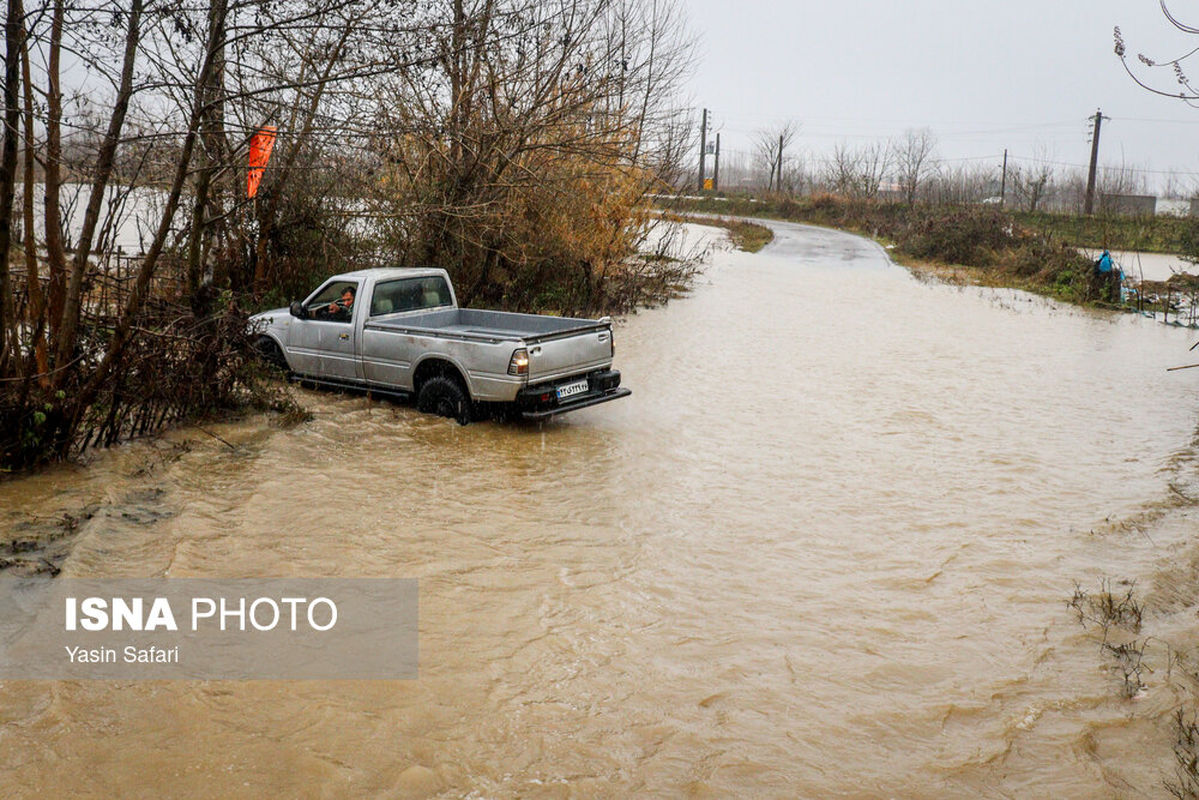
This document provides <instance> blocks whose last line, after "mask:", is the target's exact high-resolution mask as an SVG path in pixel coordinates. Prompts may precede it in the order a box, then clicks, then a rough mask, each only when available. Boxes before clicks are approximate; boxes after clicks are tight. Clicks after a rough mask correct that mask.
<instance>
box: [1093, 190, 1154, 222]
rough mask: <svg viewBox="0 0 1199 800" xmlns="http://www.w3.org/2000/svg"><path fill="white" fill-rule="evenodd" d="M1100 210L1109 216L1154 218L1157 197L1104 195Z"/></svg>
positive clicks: (1100, 197) (1101, 197) (1100, 202)
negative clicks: (1121, 215)
mask: <svg viewBox="0 0 1199 800" xmlns="http://www.w3.org/2000/svg"><path fill="white" fill-rule="evenodd" d="M1099 208H1100V209H1102V210H1103V211H1105V212H1107V213H1109V214H1123V215H1125V216H1129V217H1142V216H1143V217H1152V216H1153V215H1154V212H1155V211H1156V210H1157V197H1155V196H1154V195H1151V194H1103V195H1100V196H1099Z"/></svg>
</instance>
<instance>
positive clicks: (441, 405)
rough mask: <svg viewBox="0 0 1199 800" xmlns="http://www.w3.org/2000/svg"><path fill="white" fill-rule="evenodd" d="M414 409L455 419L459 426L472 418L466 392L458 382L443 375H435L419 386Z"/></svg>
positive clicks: (470, 404)
mask: <svg viewBox="0 0 1199 800" xmlns="http://www.w3.org/2000/svg"><path fill="white" fill-rule="evenodd" d="M416 408H417V410H418V411H422V412H424V413H426V414H437V415H438V416H440V417H449V418H450V419H456V420H458V424H459V425H466V424H468V423H469V422H470V421H471V418H472V417H473V414H472V403H471V401H470V398H469V397H468V396H467V394H466V390H465V389H463V388H462V386H461V385H460V384H459V383H458V381H456V380H454V379H453V378H447V377H445V376H444V375H435V376H434V377H432V378H429V379H428V380H427V381H425V382H424V383H422V384H421V387H420V392H419V393H417V395H416Z"/></svg>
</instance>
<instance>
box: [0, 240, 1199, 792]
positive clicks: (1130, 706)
mask: <svg viewBox="0 0 1199 800" xmlns="http://www.w3.org/2000/svg"><path fill="white" fill-rule="evenodd" d="M694 233H696V232H695V231H693V234H694ZM697 235H698V234H697ZM1188 336H1189V334H1188V333H1187V332H1186V331H1183V330H1179V329H1173V328H1168V327H1165V326H1161V325H1159V324H1155V323H1153V322H1152V321H1150V320H1147V319H1144V318H1141V317H1135V316H1120V315H1111V314H1108V313H1098V312H1090V311H1085V310H1079V309H1075V308H1068V307H1064V306H1060V305H1057V304H1054V303H1052V302H1049V301H1046V300H1042V299H1039V298H1035V297H1032V296H1029V295H1025V294H1021V293H1016V292H1009V291H1000V290H991V289H978V288H955V287H948V286H944V285H940V284H929V283H924V282H921V281H919V280H917V279H915V278H913V277H912V276H910V275H909V274H908V273H907V272H906V271H905V270H903V269H902V268H900V267H897V266H894V265H893V264H891V263H890V262H889V261H888V259H887V258H886V256H885V254H884V253H883V251H882V250H881V249H879V248H878V247H877V246H876V245H874V244H873V243H870V242H868V241H865V240H862V239H858V238H855V237H852V236H848V235H845V234H840V233H834V232H830V231H821V230H816V229H812V228H804V227H800V226H792V225H782V224H779V225H777V227H776V240H775V242H774V243H773V244H771V245H770V246H769V247H767V248H766V249H765V250H763V251H762V252H761V253H758V254H753V255H749V254H744V253H738V252H732V251H729V250H728V249H726V248H717V250H716V251H715V252H714V253H713V254H712V257H711V262H710V264H709V266H708V267H707V268H706V271H705V273H704V275H703V276H702V278H701V279H700V281H699V284H698V285H697V286H696V288H695V290H694V291H693V292H692V293H691V295H690V296H688V297H687V298H685V299H682V300H678V301H674V302H671V303H670V304H669V305H667V306H665V307H662V308H658V309H653V310H648V311H642V312H640V313H638V314H635V315H632V316H630V317H629V318H628V319H627V320H625V321H623V322H622V323H621V324H620V325H619V327H618V332H617V339H616V341H617V366H618V367H619V368H620V369H621V370H622V372H623V374H624V380H625V385H627V386H629V387H631V388H632V389H633V391H634V394H633V396H632V397H631V398H629V399H627V400H622V401H619V402H616V403H611V404H608V405H605V406H600V407H597V408H593V409H588V410H585V411H581V412H578V413H575V414H572V415H567V416H565V417H562V418H559V419H558V420H555V421H553V422H551V423H548V424H544V425H541V426H538V425H512V424H503V425H501V424H493V423H482V424H476V425H471V426H467V427H459V426H457V425H456V424H454V423H452V422H450V421H447V420H443V419H440V418H434V417H429V416H424V415H421V414H419V413H417V412H416V411H415V410H413V409H411V408H409V407H407V406H404V405H396V404H391V403H386V402H379V401H371V400H368V399H367V398H364V397H356V396H346V395H337V394H331V393H321V392H309V391H303V390H297V391H298V394H299V395H300V397H301V400H302V402H303V403H304V404H306V405H307V406H308V407H309V408H310V409H311V410H312V411H313V412H314V414H315V418H314V419H313V420H312V421H311V422H309V423H306V424H303V425H300V426H299V427H295V428H291V429H280V428H277V427H273V426H272V425H271V424H270V423H269V422H268V421H267V420H264V419H257V418H256V419H250V420H247V421H242V422H236V423H229V424H224V425H216V426H212V427H211V428H210V432H211V433H214V434H216V435H218V436H220V437H221V438H222V439H224V440H225V442H227V444H226V443H222V442H221V441H218V440H217V439H215V438H213V437H212V436H209V435H206V434H204V433H203V432H200V431H198V430H196V429H194V428H193V429H186V430H181V431H177V432H174V433H172V434H171V435H169V436H167V437H165V438H163V439H161V440H158V441H155V442H141V443H135V444H132V445H129V446H125V447H122V448H118V449H115V450H112V451H109V452H107V453H104V454H101V455H98V456H95V457H94V458H93V461H92V463H90V464H88V465H86V466H70V467H62V468H57V469H54V470H50V471H48V472H46V473H43V474H39V475H36V476H33V477H30V478H25V479H21V480H16V481H10V482H8V483H4V484H0V526H2V525H9V526H12V525H16V524H17V522H18V521H20V520H27V518H28V516H29V515H30V514H36V515H41V516H42V517H46V518H48V517H53V516H55V515H57V514H61V513H65V512H69V511H70V510H71V509H72V508H79V507H83V506H86V505H89V504H92V505H96V504H98V505H97V506H96V507H97V510H96V511H95V513H94V515H93V516H92V517H91V518H90V519H88V520H86V521H85V522H83V523H81V524H80V526H79V529H78V534H77V536H76V538H75V540H74V544H73V549H72V551H71V554H70V555H69V557H67V559H66V560H65V561H64V562H63V571H64V574H67V575H76V576H162V575H169V576H179V577H182V576H205V577H235V576H236V577H242V576H272V577H274V576H325V577H348V576H365V577H384V576H386V577H414V578H417V579H418V580H419V587H420V677H419V679H417V680H412V681H382V682H365V681H363V682H354V681H335V682H235V681H210V682H183V681H179V682H169V681H164V682H111V681H108V682H105V681H90V682H89V681H81V682H31V681H30V682H7V683H2V684H0V783H2V784H3V787H2V790H0V795H3V796H5V797H30V798H32V797H38V798H48V797H77V798H110V797H118V796H120V797H224V798H238V797H246V798H250V797H314V798H343V797H353V798H359V797H361V798H374V797H425V796H441V797H479V798H491V797H495V798H509V797H641V796H650V797H687V796H697V797H862V798H866V797H905V798H907V797H911V798H920V797H979V796H982V797H1077V798H1091V797H1095V798H1100V797H1143V796H1151V797H1152V796H1167V793H1166V789H1165V787H1164V784H1163V781H1164V780H1166V779H1170V777H1171V776H1172V775H1173V757H1172V754H1171V745H1172V742H1173V732H1172V730H1171V712H1172V711H1173V709H1174V708H1175V707H1176V706H1178V705H1179V704H1182V703H1188V702H1190V698H1191V697H1192V696H1193V695H1192V690H1193V687H1191V686H1190V684H1189V683H1188V680H1190V678H1189V677H1188V674H1187V668H1188V664H1189V663H1190V662H1189V661H1188V660H1187V659H1186V658H1185V657H1184V658H1174V657H1173V656H1172V655H1168V654H1167V652H1166V651H1165V647H1164V644H1162V643H1166V642H1168V643H1169V644H1170V648H1171V650H1170V652H1171V653H1175V652H1179V653H1182V654H1183V655H1184V656H1185V654H1186V652H1188V651H1190V650H1193V649H1194V648H1195V647H1196V646H1199V628H1197V625H1196V614H1195V608H1196V604H1197V603H1199V588H1197V585H1196V567H1195V564H1196V563H1199V547H1197V545H1196V544H1195V543H1193V540H1194V538H1195V537H1194V533H1195V524H1194V517H1193V515H1194V513H1195V512H1194V507H1193V505H1192V503H1191V501H1190V500H1189V499H1188V498H1189V497H1191V496H1194V495H1195V494H1196V493H1197V492H1199V480H1197V479H1196V476H1195V473H1196V464H1195V455H1194V452H1193V450H1192V439H1193V437H1194V436H1195V428H1196V407H1197V405H1199V404H1197V402H1196V399H1197V397H1199V395H1197V391H1196V390H1197V389H1199V383H1197V381H1199V374H1196V373H1194V372H1180V373H1170V374H1167V373H1166V372H1165V367H1166V366H1169V365H1173V364H1178V363H1185V361H1186V358H1187V356H1188V354H1187V347H1188V346H1189V345H1190V344H1191V340H1190V339H1189V338H1188ZM1104 577H1107V578H1111V579H1112V580H1113V581H1119V580H1135V581H1136V592H1137V596H1138V597H1139V598H1140V599H1141V602H1142V603H1143V606H1144V627H1143V629H1142V631H1140V632H1139V634H1138V635H1139V636H1140V638H1142V639H1143V638H1145V637H1146V636H1153V637H1155V638H1154V642H1153V643H1151V644H1150V645H1149V646H1148V647H1147V648H1146V649H1145V651H1144V664H1145V668H1144V669H1143V670H1142V672H1141V674H1140V677H1138V678H1136V679H1135V680H1137V681H1139V685H1134V686H1132V687H1131V690H1129V680H1130V679H1129V678H1126V677H1125V676H1124V673H1123V671H1122V669H1121V667H1120V665H1119V664H1118V663H1117V662H1116V661H1115V660H1114V659H1113V658H1112V657H1111V656H1110V654H1109V653H1107V652H1105V651H1103V650H1102V648H1101V646H1100V642H1101V636H1100V635H1099V634H1098V633H1097V632H1096V630H1095V629H1094V626H1091V627H1084V626H1082V625H1080V624H1079V622H1078V620H1077V618H1076V616H1075V615H1074V612H1073V611H1072V610H1071V609H1070V608H1069V607H1068V605H1067V601H1069V600H1070V598H1071V596H1072V594H1073V593H1074V591H1075V582H1076V581H1077V582H1078V584H1079V585H1080V586H1081V587H1083V588H1084V589H1086V588H1088V587H1089V588H1090V589H1092V590H1098V589H1099V586H1100V585H1099V581H1100V580H1101V579H1102V578H1104ZM1129 695H1132V696H1131V697H1130V696H1129Z"/></svg>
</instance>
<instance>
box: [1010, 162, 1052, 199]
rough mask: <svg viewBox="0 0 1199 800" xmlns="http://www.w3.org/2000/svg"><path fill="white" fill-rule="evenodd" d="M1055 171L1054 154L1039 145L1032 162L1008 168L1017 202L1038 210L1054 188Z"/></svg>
mask: <svg viewBox="0 0 1199 800" xmlns="http://www.w3.org/2000/svg"><path fill="white" fill-rule="evenodd" d="M1055 173H1056V170H1055V168H1054V165H1053V162H1052V154H1051V153H1050V152H1049V151H1048V150H1046V149H1045V148H1042V147H1038V148H1037V150H1036V153H1035V155H1034V158H1033V159H1032V162H1031V163H1030V164H1028V165H1027V166H1021V165H1015V166H1013V167H1012V168H1011V169H1009V170H1008V183H1009V184H1011V187H1012V194H1013V195H1015V197H1016V200H1017V202H1019V203H1020V205H1021V206H1023V207H1024V208H1025V209H1026V210H1028V211H1036V210H1038V209H1039V208H1041V207H1042V204H1043V203H1044V201H1045V198H1046V196H1047V195H1048V194H1049V193H1050V191H1051V190H1052V188H1053V183H1054V179H1055Z"/></svg>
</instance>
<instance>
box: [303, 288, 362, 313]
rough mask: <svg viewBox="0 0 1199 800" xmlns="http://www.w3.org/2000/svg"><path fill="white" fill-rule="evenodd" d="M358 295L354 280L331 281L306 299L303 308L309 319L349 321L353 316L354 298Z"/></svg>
mask: <svg viewBox="0 0 1199 800" xmlns="http://www.w3.org/2000/svg"><path fill="white" fill-rule="evenodd" d="M357 295H358V284H357V282H355V281H333V282H331V283H329V284H328V285H327V286H325V287H324V288H322V289H321V290H320V291H319V292H318V293H317V295H316V297H314V298H312V299H311V300H309V301H308V304H307V305H306V306H305V307H304V310H305V311H307V312H308V317H309V318H310V319H319V320H324V321H326V322H349V321H350V319H351V317H353V316H354V300H355V298H356V297H357Z"/></svg>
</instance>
